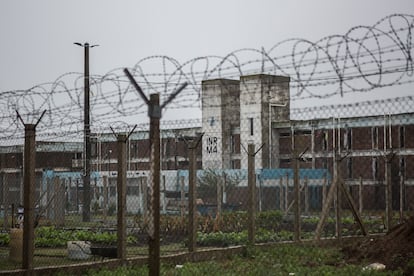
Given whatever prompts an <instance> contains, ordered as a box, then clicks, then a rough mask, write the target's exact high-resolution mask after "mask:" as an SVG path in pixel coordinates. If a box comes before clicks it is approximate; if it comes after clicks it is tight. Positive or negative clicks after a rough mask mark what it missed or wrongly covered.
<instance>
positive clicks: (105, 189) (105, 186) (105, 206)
mask: <svg viewBox="0 0 414 276" xmlns="http://www.w3.org/2000/svg"><path fill="white" fill-rule="evenodd" d="M107 219H108V176H107V175H104V176H103V221H104V223H105V224H106V222H107Z"/></svg>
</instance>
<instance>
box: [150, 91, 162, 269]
mask: <svg viewBox="0 0 414 276" xmlns="http://www.w3.org/2000/svg"><path fill="white" fill-rule="evenodd" d="M159 101H160V96H159V94H151V95H150V105H149V109H150V110H149V114H150V141H151V149H150V152H151V155H150V201H151V203H150V208H151V209H150V210H149V211H150V212H149V216H150V217H149V220H150V223H149V229H148V234H149V275H151V276H153V275H154V276H155V275H160V175H161V172H160V118H161V108H160V103H159Z"/></svg>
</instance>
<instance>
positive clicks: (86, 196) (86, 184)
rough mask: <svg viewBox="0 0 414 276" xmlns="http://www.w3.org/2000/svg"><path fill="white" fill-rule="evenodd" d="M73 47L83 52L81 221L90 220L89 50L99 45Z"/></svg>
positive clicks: (86, 44)
mask: <svg viewBox="0 0 414 276" xmlns="http://www.w3.org/2000/svg"><path fill="white" fill-rule="evenodd" d="M74 44H75V45H78V46H80V47H83V48H84V50H85V60H84V62H85V67H84V70H85V73H84V74H85V75H84V82H85V84H84V90H85V92H84V162H85V163H84V170H85V171H84V175H83V212H82V221H83V222H88V221H90V220H91V210H90V207H91V128H90V101H89V96H90V95H89V88H90V87H89V48H93V47H96V46H99V45H89V43H88V42H85V43H84V44H82V43H79V42H74Z"/></svg>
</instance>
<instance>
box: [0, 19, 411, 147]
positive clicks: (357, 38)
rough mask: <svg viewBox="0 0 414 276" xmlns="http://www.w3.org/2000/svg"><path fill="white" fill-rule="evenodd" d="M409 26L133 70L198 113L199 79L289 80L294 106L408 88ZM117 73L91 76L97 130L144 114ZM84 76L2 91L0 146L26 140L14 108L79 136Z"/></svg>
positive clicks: (152, 89) (176, 105) (47, 133)
mask: <svg viewBox="0 0 414 276" xmlns="http://www.w3.org/2000/svg"><path fill="white" fill-rule="evenodd" d="M413 28H414V16H413V15H408V14H393V15H389V16H387V17H384V18H382V19H381V20H379V21H378V22H376V23H375V24H374V25H372V26H356V27H353V28H351V29H350V30H349V31H348V32H347V33H345V34H344V35H331V36H327V37H324V38H321V39H320V40H318V41H316V42H312V41H309V40H305V39H301V38H294V39H288V40H284V41H281V42H279V43H277V44H275V45H274V46H272V47H271V48H269V49H267V50H266V49H264V48H261V49H240V50H236V51H233V52H231V53H229V54H228V55H226V56H224V57H221V56H204V57H196V58H193V59H190V60H188V61H186V62H184V63H180V62H179V61H177V60H176V59H174V58H172V57H168V56H161V55H155V56H149V57H145V58H143V59H141V60H139V61H138V62H137V63H136V64H135V65H134V66H133V67H132V68H130V72H131V73H132V74H133V75H134V77H135V79H136V80H137V81H138V83H139V84H140V86H141V87H142V88H143V90H144V92H145V93H147V94H151V93H160V94H161V100H165V98H167V97H168V96H169V95H170V94H171V93H172V92H173V91H174V90H176V89H177V88H178V87H179V85H180V84H181V83H183V82H188V83H189V85H188V87H187V88H186V89H185V90H184V91H183V92H182V93H181V94H180V95H179V97H178V98H177V99H176V100H175V101H174V102H172V103H171V105H170V106H169V109H170V110H177V109H186V108H189V109H191V108H192V109H194V110H197V109H198V110H199V109H200V108H201V90H202V89H201V83H202V81H203V80H208V79H236V80H239V79H240V76H245V75H252V74H272V75H282V76H289V77H290V88H291V95H290V98H291V101H301V100H303V99H312V98H319V99H324V98H329V97H332V96H335V95H341V96H343V95H345V94H350V93H356V92H358V93H361V92H369V91H373V90H374V89H377V88H382V87H390V86H398V85H407V84H411V83H412V82H413V78H412V77H413V70H414V66H413V59H412V51H413V37H412V31H413ZM122 69H123V68H115V69H113V70H111V71H109V72H108V73H106V74H105V75H102V76H101V75H92V76H90V83H91V89H90V90H91V115H92V116H91V118H92V130H93V131H102V129H103V128H104V127H105V126H108V125H109V124H111V123H113V122H116V121H123V122H127V123H129V124H131V125H132V124H134V123H136V120H137V118H138V117H139V116H145V114H146V112H147V110H146V108H147V107H146V105H145V104H144V103H143V102H142V100H141V98H140V95H139V94H138V93H137V92H136V90H135V89H133V87H132V86H131V84H130V82H129V81H128V79H127V78H126V77H125V75H124V74H123V71H122ZM83 78H84V77H83V74H82V73H77V72H69V73H65V74H63V75H61V76H59V77H58V78H57V79H56V80H55V81H53V82H50V83H43V84H39V85H35V86H33V87H31V88H29V89H24V90H13V91H2V92H1V93H0V108H1V110H3V111H2V113H1V115H0V130H1V134H0V139H1V141H10V140H12V139H17V138H18V137H23V128H22V126H21V124H19V123H18V122H17V120H16V116H15V114H16V110H18V111H19V113H20V114H21V115H22V117H23V118H24V119H25V120H27V121H28V122H30V120H34V118H37V117H38V115H39V114H41V113H42V112H43V110H47V114H46V115H45V117H44V118H43V119H42V122H41V124H40V125H39V128H38V132H40V133H42V135H44V137H49V138H52V137H65V135H67V134H71V135H69V137H72V136H77V135H79V134H80V133H81V132H82V128H83V125H82V122H83V91H84V88H83ZM240 85H243V86H244V89H246V90H247V91H249V90H254V89H256V88H257V87H256V84H252V83H249V82H245V83H240ZM322 109H323V108H322ZM322 109H321V110H322ZM185 113H186V114H188V112H185ZM293 113H294V112H293ZM187 117H188V116H187ZM134 120H135V122H134ZM139 123H142V122H139ZM62 134H63V135H62ZM0 143H3V142H0Z"/></svg>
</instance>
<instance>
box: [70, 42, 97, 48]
mask: <svg viewBox="0 0 414 276" xmlns="http://www.w3.org/2000/svg"><path fill="white" fill-rule="evenodd" d="M73 44H75V45H78V46H81V47H85V48H93V47H97V46H99V45H98V44H94V45H89V43H88V42H85V43H83V44H82V43H80V42H73Z"/></svg>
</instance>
